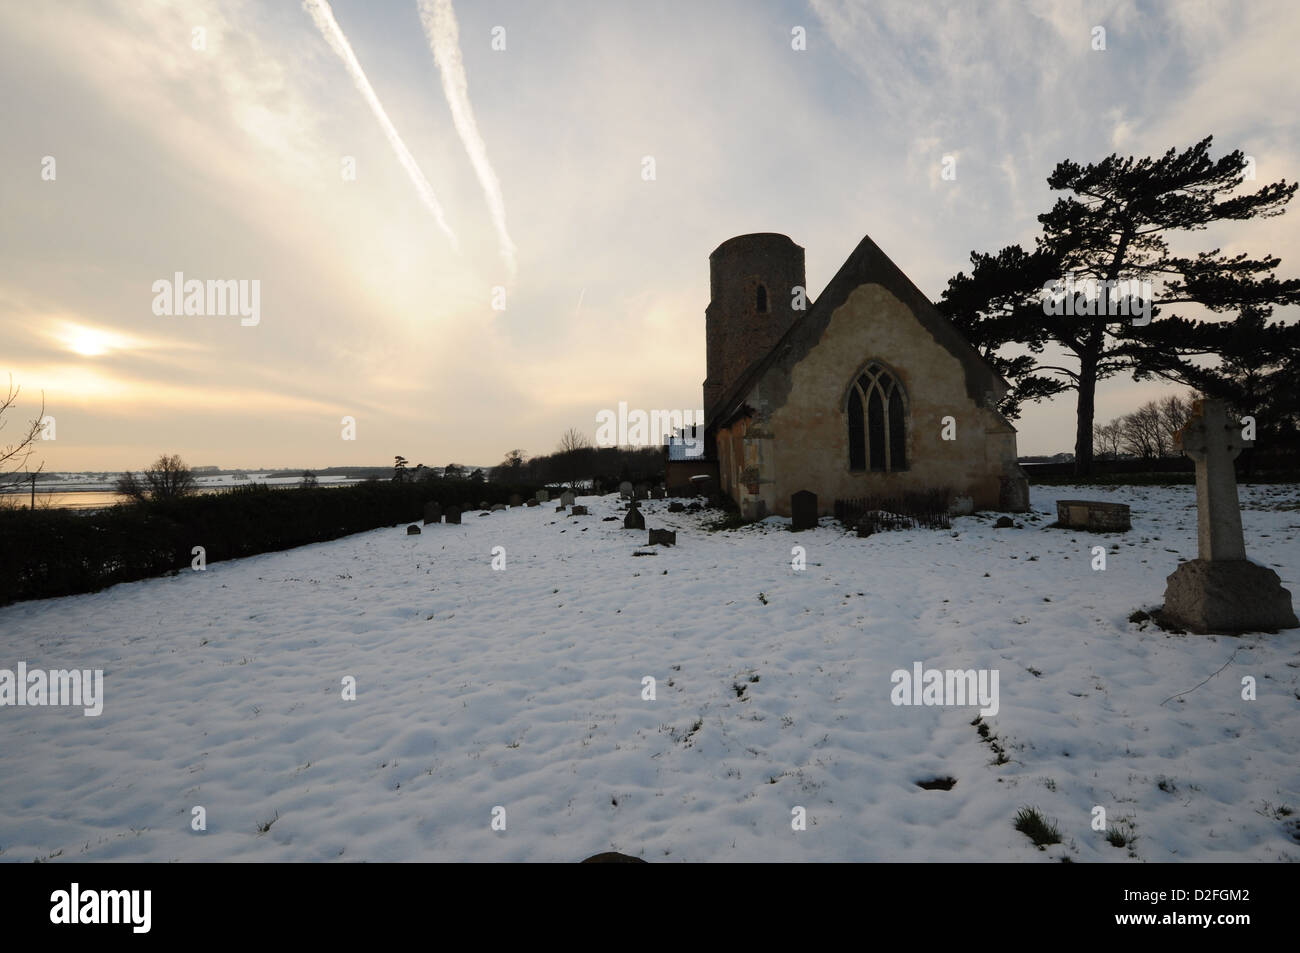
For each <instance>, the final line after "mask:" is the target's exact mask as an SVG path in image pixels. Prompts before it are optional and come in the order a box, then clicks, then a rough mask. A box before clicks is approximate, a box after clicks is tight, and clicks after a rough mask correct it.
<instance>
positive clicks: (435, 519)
mask: <svg viewBox="0 0 1300 953" xmlns="http://www.w3.org/2000/svg"><path fill="white" fill-rule="evenodd" d="M440 522H442V506H441V504H438V503H425V504H424V525H425V526H428V525H429V524H430V523H440Z"/></svg>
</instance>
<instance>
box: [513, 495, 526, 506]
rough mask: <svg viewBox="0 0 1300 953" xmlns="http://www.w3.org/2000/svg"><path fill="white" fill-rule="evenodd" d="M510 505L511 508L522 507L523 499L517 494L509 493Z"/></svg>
mask: <svg viewBox="0 0 1300 953" xmlns="http://www.w3.org/2000/svg"><path fill="white" fill-rule="evenodd" d="M510 505H511V506H523V505H524V498H523V497H522V496H520V495H519V494H518V493H511V494H510Z"/></svg>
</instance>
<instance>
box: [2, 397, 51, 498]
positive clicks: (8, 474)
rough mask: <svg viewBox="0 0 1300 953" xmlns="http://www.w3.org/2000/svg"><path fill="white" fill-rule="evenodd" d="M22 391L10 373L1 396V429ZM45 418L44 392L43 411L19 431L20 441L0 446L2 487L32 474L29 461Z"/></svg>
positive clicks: (13, 483) (38, 469)
mask: <svg viewBox="0 0 1300 953" xmlns="http://www.w3.org/2000/svg"><path fill="white" fill-rule="evenodd" d="M21 391H22V388H21V387H14V376H13V375H12V374H10V375H9V389H8V391H7V392H6V393H5V394H4V395H3V396H2V397H0V430H3V429H4V427H5V424H6V423H8V421H6V420H5V419H4V417H5V414H6V413H7V412H8V411H9V410H10V409H11V408H13V406H14V404H15V403H16V402H17V401H18V395H19V393H20V392H21ZM44 419H45V394H44V393H42V394H41V412H40V413H39V414H37V415H36V417H35V418H34V419H33V420H32V422H31V423H30V424H29V425H27V426H26V427H24V428H23V430H22V431H20V432H19V434H18V442H17V443H12V444H5V445H4V446H3V447H0V489H3V488H5V487H8V486H16V485H18V484H19V483H21V482H22V481H24V480H26V479H28V478H29V477H30V476H31V471H28V469H27V461H28V459H29V458H30V457H31V455H32V454H33V453H34V452H35V450H36V441H37V440H39V439H40V436H41V427H42V423H41V421H42V420H44ZM44 467H45V465H44V464H43V463H42V464H41V466H39V467H37V468H36V470H35V471H34V472H36V473H40V472H41V470H42V469H44Z"/></svg>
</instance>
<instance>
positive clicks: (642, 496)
mask: <svg viewBox="0 0 1300 953" xmlns="http://www.w3.org/2000/svg"><path fill="white" fill-rule="evenodd" d="M636 498H637V499H638V500H648V499H650V491H649V490H646V489H638V490H637V491H636Z"/></svg>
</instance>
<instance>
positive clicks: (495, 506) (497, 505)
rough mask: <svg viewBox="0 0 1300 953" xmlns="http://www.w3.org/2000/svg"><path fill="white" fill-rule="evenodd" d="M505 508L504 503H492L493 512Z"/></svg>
mask: <svg viewBox="0 0 1300 953" xmlns="http://www.w3.org/2000/svg"><path fill="white" fill-rule="evenodd" d="M505 508H506V505H505V504H504V503H493V504H492V512H493V513H495V512H497V511H498V510H504V509H505Z"/></svg>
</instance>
